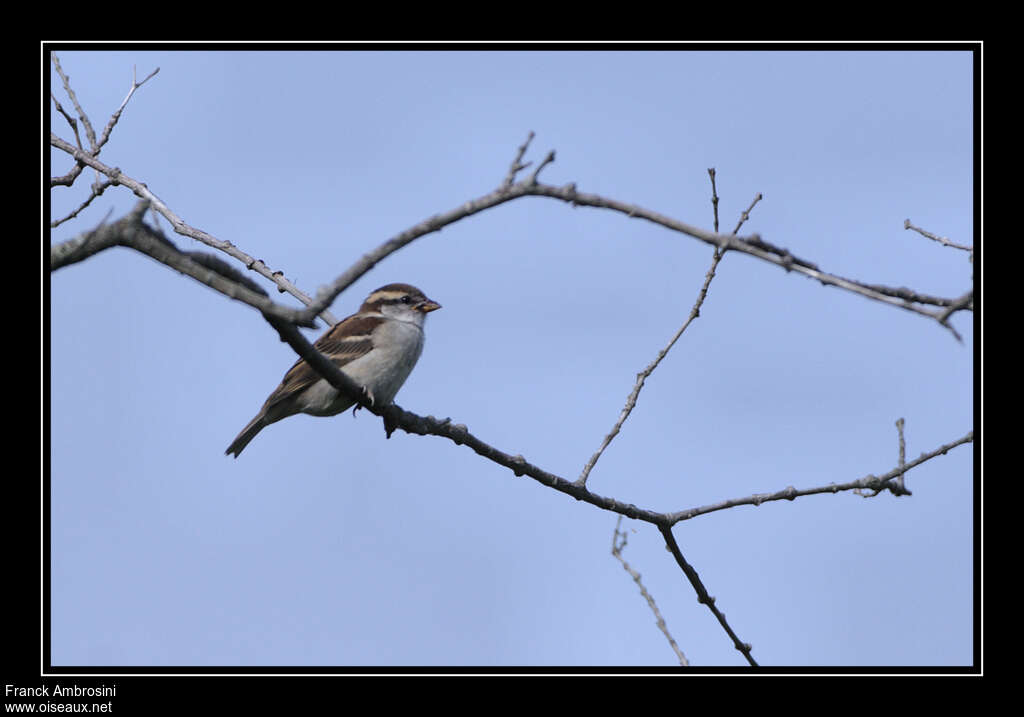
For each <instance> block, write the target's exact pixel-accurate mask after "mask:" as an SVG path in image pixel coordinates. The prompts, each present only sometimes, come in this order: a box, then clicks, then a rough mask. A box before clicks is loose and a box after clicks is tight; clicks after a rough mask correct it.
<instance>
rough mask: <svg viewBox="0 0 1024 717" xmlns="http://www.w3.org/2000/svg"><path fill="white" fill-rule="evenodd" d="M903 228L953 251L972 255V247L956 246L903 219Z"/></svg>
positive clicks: (952, 242) (954, 243)
mask: <svg viewBox="0 0 1024 717" xmlns="http://www.w3.org/2000/svg"><path fill="white" fill-rule="evenodd" d="M903 228H904V229H913V230H914V231H915V232H917V233H918V234H920V235H921V236H923V237H928V238H929V239H931V240H932V241H937V242H938V243H939V244H942V246H948V247H952V248H953V249H960V250H961V251H966V252H970V253H971V254H973V253H974V247H972V246H965V245H964V244H957V243H956V242H954V241H950V240H949V239H946V238H945V237H940V236H939V235H937V234H932V233H931V232H929V231H926V230H924V229H922V228H921V227H915V226H914V225H913V224H911V223H910V220H909V219H904V220H903Z"/></svg>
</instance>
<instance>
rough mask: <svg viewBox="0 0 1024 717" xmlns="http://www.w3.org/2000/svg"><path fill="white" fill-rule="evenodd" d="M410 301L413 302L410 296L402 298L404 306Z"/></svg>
mask: <svg viewBox="0 0 1024 717" xmlns="http://www.w3.org/2000/svg"><path fill="white" fill-rule="evenodd" d="M410 301H412V299H410V298H409V297H408V296H403V297H402V303H403V304H408V303H409V302H410Z"/></svg>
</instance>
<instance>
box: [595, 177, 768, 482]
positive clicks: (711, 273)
mask: <svg viewBox="0 0 1024 717" xmlns="http://www.w3.org/2000/svg"><path fill="white" fill-rule="evenodd" d="M708 174H709V175H710V177H711V195H712V197H713V200H712V204H713V206H714V208H715V225H716V227H717V225H718V192H717V190H716V188H715V170H714V169H709V170H708ZM760 200H761V194H760V193H758V195H757V196H756V197H754V201H752V202H751V203H750V206H749V207H747V209H746V211H744V212H743V216H742V217H740V221H739V224H737V225H736V229H734V230H733V233H734V234H735V233H736V231H738V230H739V228H740V226H742V225H743V222H744V221H745V220H746V219H747V218H748V217H749V216H750V211H751V210H752V209H753V208H754V205H755V204H757V203H758V202H759V201H760ZM724 255H725V250H724V249H718V248H716V249H715V252H714V256H713V257H712V258H711V266H710V267H709V268H708V270H707V273H705V275H704V284H703V285H702V286H701V288H700V292H699V293H698V294H697V300H696V301H695V302H694V304H693V308H692V309H690V314H689V316H688V317H687V318H686V321H684V322H683V325H682V326H680V327H679V330H678V331H676V333H675V335H673V336H672V338H671V339H669V342H668V344H666V345H665V347H664V348H663V349H661V351H659V352H658V355H657V356H655V358H654V360H653V361H651V363H649V364H648V365H647V367H646V368H645V369H644V370H643V371H641V372H640V373H638V374H637V375H636V382H635V383H634V384H633V389H632V390H631V391H630V392H629V396H627V397H626V405H625V406H623V407H622V410H621V411H620V412H619V417H618V420H616V421H615V425H613V426H612V429H611V430H610V431H609V432H608V434H607V435H605V437H604V440H602V441H601V445H600V446H598V449H597V450H596V451H595V452H594V455H592V456H591V457H590V460H588V461H587V463H586V465H584V466H583V471H582V472H581V473H580V477H579V478H577V479H576V482H577V483H578V484H579V485H585V484H586V482H587V478H588V477H589V476H590V472H591V471H592V470H593V469H594V466H595V465H597V461H598V460H599V459H600V458H601V456H602V455H603V454H604V452H605V449H606V448H608V446H609V445H610V444H611V442H612V441H613V440H614V439H615V436H617V435H618V434H619V431H620V430H621V428H622V425H623V424H624V423H625V422H626V419H628V418H629V414H631V413H632V412H633V409H634V408H635V407H636V402H637V399H638V398H639V397H640V391H641V390H643V387H644V383H645V382H646V381H647V379H648V378H650V376H651V374H652V373H654V369H656V368H658V364H660V363H661V361H662V359H664V358H665V357H666V356H667V355H668V352H669V351H671V350H672V347H673V346H674V345H675V343H676V341H678V340H679V337H680V336H682V335H683V332H684V331H686V329H687V327H689V325H690V324H691V323H692V322H693V320H694V319H696V318H697V317H698V316H700V307H701V306H703V305H704V300H705V299H706V298H707V296H708V287H709V286H710V285H711V280H712V279H714V278H715V270H716V269H717V268H718V263H719V262H720V261H722V257H723V256H724Z"/></svg>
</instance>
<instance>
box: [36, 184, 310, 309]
mask: <svg viewBox="0 0 1024 717" xmlns="http://www.w3.org/2000/svg"><path fill="white" fill-rule="evenodd" d="M148 208H149V205H148V203H147V202H139V203H138V204H137V205H136V206H135V208H134V209H132V211H131V212H130V213H129V214H127V215H126V216H125V217H123V218H122V219H120V220H118V221H117V222H115V223H113V224H106V223H102V224H100V225H99V226H98V227H96V228H95V229H92V230H90V231H88V232H85V233H83V234H82V235H80V236H78V237H75V238H74V239H69V240H68V241H66V242H63V243H61V244H57V245H55V246H53V247H51V248H50V271H56V270H58V269H60V268H62V267H65V266H68V265H70V264H74V263H77V262H79V261H82V260H83V259H86V258H87V257H90V256H92V255H93V254H96V253H98V252H101V251H103V250H105V249H108V248H110V247H113V246H126V247H130V248H132V249H135V250H136V251H139V252H142V253H144V254H146V255H147V256H149V257H151V258H153V259H156V260H157V261H159V262H160V263H162V264H164V265H166V266H169V267H170V268H172V269H174V270H175V271H178V272H181V273H182V274H185V275H186V276H189V277H191V278H193V279H195V280H196V281H199V282H201V283H203V284H205V285H207V286H209V287H210V288H211V289H213V290H215V291H218V292H220V293H221V294H224V295H225V296H227V297H228V298H231V299H234V300H236V301H241V302H243V303H246V304H249V305H250V306H252V307H253V308H256V309H259V310H260V311H261V312H263V314H264V316H273V317H275V318H276V319H278V320H284V321H289V322H292V321H294V322H299V321H300V320H302V317H301V314H302V312H301V311H300V310H299V309H292V308H289V307H285V306H279V305H277V304H275V303H274V302H273V301H271V300H270V299H269V298H268V297H267V292H266V290H264V289H263V287H261V286H259V285H258V284H256V283H255V282H254V281H253V280H252V279H250V278H248V277H246V276H244V275H242V274H241V273H240V272H238V271H237V270H236V269H235V268H233V267H231V266H228V264H227V263H226V262H224V261H223V260H222V259H220V258H219V257H217V256H214V255H212V254H208V253H205V252H182V251H179V250H178V248H177V247H176V246H174V244H173V243H171V242H170V241H169V240H168V239H167V238H166V237H164V236H163V235H162V234H161V233H160V232H159V231H158V230H156V229H154V228H153V227H151V226H149V225H148V224H146V223H145V222H143V221H142V219H143V217H144V215H145V213H146V210H147V209H148ZM307 325H309V324H307Z"/></svg>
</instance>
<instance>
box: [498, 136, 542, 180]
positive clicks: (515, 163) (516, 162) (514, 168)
mask: <svg viewBox="0 0 1024 717" xmlns="http://www.w3.org/2000/svg"><path fill="white" fill-rule="evenodd" d="M533 137H534V134H533V130H530V133H529V134H528V135H526V141H525V142H523V143H522V144H521V145H519V150H518V151H517V152H516V156H515V158H514V159H513V160H512V163H511V164H510V165H509V166H508V174H506V175H505V180H504V181H503V182H502V183H501V185H502V186H503V187H511V186H512V183H513V182H514V181H516V175H517V174H519V172H521V171H522V170H524V169H526V168H527V167H529V166H530V165H531V164H533V162H527V163H526V164H523V155H524V154H526V150H527V149H528V148H529V146H530V142H532V141H533Z"/></svg>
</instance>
